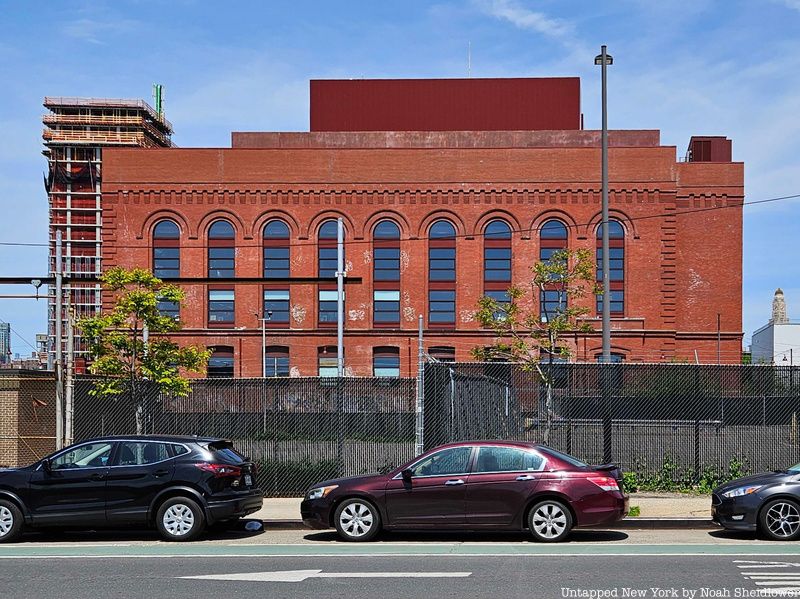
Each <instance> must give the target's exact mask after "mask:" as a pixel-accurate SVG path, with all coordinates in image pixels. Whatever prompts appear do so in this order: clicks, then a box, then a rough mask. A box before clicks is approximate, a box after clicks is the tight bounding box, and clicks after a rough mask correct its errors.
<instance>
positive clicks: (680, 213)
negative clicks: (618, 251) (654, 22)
mask: <svg viewBox="0 0 800 599" xmlns="http://www.w3.org/2000/svg"><path fill="white" fill-rule="evenodd" d="M798 198H800V194H792V195H787V196H779V197H774V198H766V199H763V200H753V201H751V202H735V203H730V204H726V205H724V206H707V207H704V208H690V209H687V210H677V211H675V212H672V213H669V214H664V213H657V214H644V215H642V216H633V217H630V218H627V219H626V222H635V221H641V220H651V219H654V218H667V217H677V216H683V215H685V214H697V213H701V212H711V211H714V210H725V209H728V208H743V207H746V206H756V205H758V204H768V203H772V202H781V201H786V200H794V199H798ZM562 224H563V225H564V226H565V227H566V228H568V229H573V228H574V229H578V228H579V227H588V226H589V225H591V224H592V223H590V222H586V223H575V224H569V223H563V221H562ZM525 231H527V229H526V230H525ZM523 232H524V231H523V230H521V229H520V230H515V229H513V228H511V233H512V235H513V234H518V233H519V234H521V233H523ZM486 235H487V233H486V232H485V231H483V232H479V233H474V234H473V233H457V234H455V235H451V236H448V237H434V238H431V237H430V236H420V237H400V238H398V239H384V238H382V239H381V241H385V242H392V241H398V242H401V241H405V242H408V241H427V240H430V239H455V238H460V237H485V236H486ZM489 235H490V236H491V235H492V234H489ZM326 241H332V240H326ZM84 242H89V243H96V240H72V243H84ZM367 243H369V244H371V243H373V240H372V239H360V240H351V241H347V240H345V244H346V245H350V246H352V245H360V244H367ZM50 245H51V244H49V243H25V242H13V241H0V246H11V247H50ZM317 245H319V242H318V241H308V242H303V243H297V242H290V243H287V244H285V245H282V246H281V247H290V248H291V247H311V246H314V247H315V246H317ZM115 247H118V248H120V249H139V248H141V247H142V246H123V245H116V246H115ZM180 247H181V248H187V249H189V248H195V249H196V248H204V247H206V245H205V244H201V245H186V244H182V245H181V246H180ZM236 247H263V244H260V243H259V244H236ZM85 257H86V256H74V258H85Z"/></svg>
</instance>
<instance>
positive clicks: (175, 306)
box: [156, 300, 181, 320]
mask: <svg viewBox="0 0 800 599" xmlns="http://www.w3.org/2000/svg"><path fill="white" fill-rule="evenodd" d="M156 307H157V308H158V311H159V312H160V313H161V316H169V317H171V318H173V319H175V320H180V317H181V305H180V304H179V303H178V302H168V301H165V300H158V304H156Z"/></svg>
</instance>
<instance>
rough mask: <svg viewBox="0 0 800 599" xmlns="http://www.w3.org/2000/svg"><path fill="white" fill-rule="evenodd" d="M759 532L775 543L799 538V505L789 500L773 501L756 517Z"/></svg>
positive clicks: (765, 505) (766, 504)
mask: <svg viewBox="0 0 800 599" xmlns="http://www.w3.org/2000/svg"><path fill="white" fill-rule="evenodd" d="M758 527H759V530H760V531H761V532H762V533H763V534H764V535H766V536H767V537H768V538H770V539H773V540H775V541H793V540H794V539H796V538H797V537H799V536H800V505H798V504H797V503H796V502H795V501H792V500H791V499H773V500H772V501H768V502H767V503H765V504H764V507H762V508H761V512H760V513H759V515H758Z"/></svg>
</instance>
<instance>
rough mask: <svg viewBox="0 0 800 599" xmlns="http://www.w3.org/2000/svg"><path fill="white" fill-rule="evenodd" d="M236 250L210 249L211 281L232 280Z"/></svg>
mask: <svg viewBox="0 0 800 599" xmlns="http://www.w3.org/2000/svg"><path fill="white" fill-rule="evenodd" d="M235 260H236V248H230V247H229V248H218V247H210V248H208V277H209V278H211V279H232V278H233V276H234V263H235Z"/></svg>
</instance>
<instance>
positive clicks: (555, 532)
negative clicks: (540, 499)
mask: <svg viewBox="0 0 800 599" xmlns="http://www.w3.org/2000/svg"><path fill="white" fill-rule="evenodd" d="M532 525H533V528H534V530H535V531H536V533H537V534H538V535H540V536H541V537H543V538H545V539H555V538H557V537H559V536H561V535H562V534H564V531H565V530H566V528H567V516H566V514H565V513H564V510H563V508H562V507H561V506H560V505H558V504H556V503H544V504H542V505H540V506H539V507H538V508H537V509H536V511H535V512H534V514H533V518H532Z"/></svg>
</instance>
